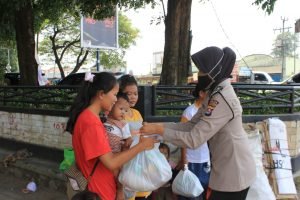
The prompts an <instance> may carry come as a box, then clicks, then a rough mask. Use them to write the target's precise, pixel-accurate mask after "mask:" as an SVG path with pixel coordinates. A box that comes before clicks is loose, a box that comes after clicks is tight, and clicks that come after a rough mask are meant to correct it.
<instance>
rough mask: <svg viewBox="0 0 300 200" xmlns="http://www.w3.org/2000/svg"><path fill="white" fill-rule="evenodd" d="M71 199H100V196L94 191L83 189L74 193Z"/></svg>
mask: <svg viewBox="0 0 300 200" xmlns="http://www.w3.org/2000/svg"><path fill="white" fill-rule="evenodd" d="M72 200H100V198H99V196H98V195H97V194H96V193H94V192H90V191H87V190H85V191H82V192H79V193H77V194H75V195H74V196H73V197H72Z"/></svg>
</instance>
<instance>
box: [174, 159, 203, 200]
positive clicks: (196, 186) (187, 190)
mask: <svg viewBox="0 0 300 200" xmlns="http://www.w3.org/2000/svg"><path fill="white" fill-rule="evenodd" d="M172 191H173V192H174V193H175V194H179V195H181V196H185V197H198V196H199V195H200V194H201V193H202V192H203V187H202V185H201V183H200V181H199V179H198V177H197V176H196V175H195V174H194V173H193V172H191V171H190V170H189V169H188V167H187V165H185V166H184V170H180V172H179V173H178V174H177V176H176V177H175V179H174V181H173V183H172Z"/></svg>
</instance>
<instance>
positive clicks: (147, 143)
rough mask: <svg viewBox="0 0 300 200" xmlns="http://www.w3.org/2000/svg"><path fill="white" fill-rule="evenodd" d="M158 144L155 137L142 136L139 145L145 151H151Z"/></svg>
mask: <svg viewBox="0 0 300 200" xmlns="http://www.w3.org/2000/svg"><path fill="white" fill-rule="evenodd" d="M156 142H158V141H157V140H156V139H155V138H153V137H143V136H140V141H139V144H140V145H141V146H142V147H143V148H144V149H145V150H150V149H153V147H154V144H155V143H156Z"/></svg>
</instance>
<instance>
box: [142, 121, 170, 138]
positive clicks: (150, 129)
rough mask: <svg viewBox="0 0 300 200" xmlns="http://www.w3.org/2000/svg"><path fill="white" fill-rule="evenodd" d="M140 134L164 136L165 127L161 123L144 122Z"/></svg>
mask: <svg viewBox="0 0 300 200" xmlns="http://www.w3.org/2000/svg"><path fill="white" fill-rule="evenodd" d="M140 133H141V134H143V135H152V134H159V135H163V133H164V126H163V124H161V123H147V122H144V123H143V126H142V128H140Z"/></svg>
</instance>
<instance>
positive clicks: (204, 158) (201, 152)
mask: <svg viewBox="0 0 300 200" xmlns="http://www.w3.org/2000/svg"><path fill="white" fill-rule="evenodd" d="M198 109H199V108H198V107H197V106H196V105H195V104H192V105H190V106H189V107H187V108H186V109H185V110H184V111H183V114H182V116H183V117H185V118H186V119H187V120H191V119H192V117H193V116H194V115H195V114H196V113H197V111H198ZM186 159H187V161H188V162H190V163H205V162H210V156H209V149H208V146H207V142H205V143H204V144H202V145H201V146H200V147H198V148H196V149H189V148H186Z"/></svg>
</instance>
